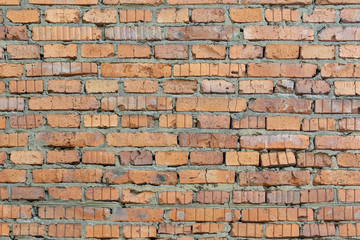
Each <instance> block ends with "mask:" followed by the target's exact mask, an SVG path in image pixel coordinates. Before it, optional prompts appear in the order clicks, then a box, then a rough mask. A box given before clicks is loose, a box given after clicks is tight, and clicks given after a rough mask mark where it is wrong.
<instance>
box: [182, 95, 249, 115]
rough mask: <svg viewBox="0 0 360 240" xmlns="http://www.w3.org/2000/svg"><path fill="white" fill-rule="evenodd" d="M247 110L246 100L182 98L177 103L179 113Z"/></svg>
mask: <svg viewBox="0 0 360 240" xmlns="http://www.w3.org/2000/svg"><path fill="white" fill-rule="evenodd" d="M245 109H246V100H245V99H244V98H226V97H182V98H178V99H177V101H176V111H178V112H194V111H198V112H242V111H245Z"/></svg>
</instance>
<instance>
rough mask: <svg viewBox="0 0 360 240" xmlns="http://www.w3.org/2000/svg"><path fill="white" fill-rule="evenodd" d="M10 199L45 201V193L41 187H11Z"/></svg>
mask: <svg viewBox="0 0 360 240" xmlns="http://www.w3.org/2000/svg"><path fill="white" fill-rule="evenodd" d="M11 198H12V199H13V200H28V201H35V200H38V201H39V200H40V201H41V200H45V191H44V188H42V187H12V188H11Z"/></svg>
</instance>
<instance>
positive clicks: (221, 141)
mask: <svg viewBox="0 0 360 240" xmlns="http://www.w3.org/2000/svg"><path fill="white" fill-rule="evenodd" d="M237 142H238V137H237V136H236V135H233V134H222V133H183V132H180V133H179V145H180V146H181V147H200V148H228V149H230V148H237Z"/></svg>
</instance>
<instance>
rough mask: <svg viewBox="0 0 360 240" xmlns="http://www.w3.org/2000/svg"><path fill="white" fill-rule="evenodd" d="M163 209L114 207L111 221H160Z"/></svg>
mask: <svg viewBox="0 0 360 240" xmlns="http://www.w3.org/2000/svg"><path fill="white" fill-rule="evenodd" d="M163 214H164V210H163V209H154V208H115V209H114V212H113V221H115V222H124V221H125V222H162V221H163Z"/></svg>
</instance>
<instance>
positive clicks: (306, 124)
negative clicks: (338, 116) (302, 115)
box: [302, 118, 335, 132]
mask: <svg viewBox="0 0 360 240" xmlns="http://www.w3.org/2000/svg"><path fill="white" fill-rule="evenodd" d="M302 130H303V131H306V132H313V131H335V119H334V118H311V119H303V123H302Z"/></svg>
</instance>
